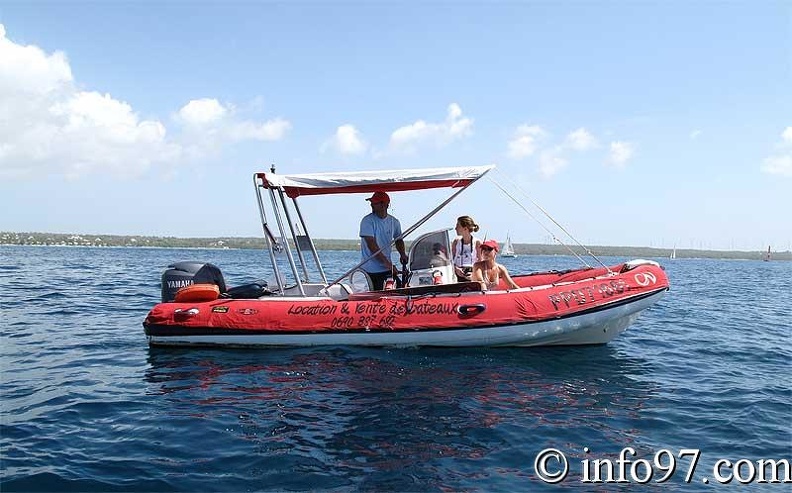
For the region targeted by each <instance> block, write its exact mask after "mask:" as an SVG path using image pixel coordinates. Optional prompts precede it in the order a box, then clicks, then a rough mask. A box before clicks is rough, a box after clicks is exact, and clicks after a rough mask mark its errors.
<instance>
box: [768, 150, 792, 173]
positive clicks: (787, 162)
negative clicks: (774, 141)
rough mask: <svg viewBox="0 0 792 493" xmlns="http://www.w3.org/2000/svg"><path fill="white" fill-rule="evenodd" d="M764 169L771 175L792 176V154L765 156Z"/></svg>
mask: <svg viewBox="0 0 792 493" xmlns="http://www.w3.org/2000/svg"><path fill="white" fill-rule="evenodd" d="M762 171H764V172H765V173H769V174H771V175H781V176H791V177H792V155H786V156H770V157H767V158H765V160H764V164H763V165H762Z"/></svg>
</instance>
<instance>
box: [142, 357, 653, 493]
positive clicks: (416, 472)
mask: <svg viewBox="0 0 792 493" xmlns="http://www.w3.org/2000/svg"><path fill="white" fill-rule="evenodd" d="M148 363H149V365H150V366H149V368H148V369H147V371H146V372H145V380H146V382H147V385H148V393H149V394H150V395H151V394H153V395H160V396H161V397H162V400H161V402H160V412H161V414H162V415H163V417H164V418H167V416H172V417H173V416H184V415H189V416H191V417H193V418H196V419H199V420H201V421H202V423H201V425H200V426H209V427H213V426H215V427H216V426H224V427H226V428H227V429H233V432H234V433H235V434H236V436H237V437H238V438H240V439H241V441H240V442H239V443H237V444H236V448H232V449H230V450H229V451H228V453H230V454H232V455H234V454H246V455H251V454H257V455H258V459H259V461H258V462H257V463H256V464H255V467H253V470H254V471H255V473H256V474H260V475H263V476H267V475H269V474H271V473H272V471H276V470H281V469H282V468H283V467H284V464H285V463H288V464H289V467H292V468H293V469H294V471H295V472H296V473H300V474H303V475H306V476H304V478H303V479H304V480H305V481H308V482H309V484H310V482H311V481H312V479H311V478H312V477H313V476H312V475H315V477H314V480H316V481H319V479H320V478H321V481H322V484H325V483H326V481H327V477H328V476H329V477H332V478H334V479H333V481H335V482H336V483H334V484H333V485H328V486H329V487H345V486H349V485H351V484H354V485H356V486H357V487H360V488H362V489H382V488H385V489H398V490H416V489H427V488H429V489H445V488H448V489H454V490H456V489H460V488H464V487H466V485H472V484H474V483H473V482H474V481H480V480H481V476H482V475H484V476H488V477H490V479H492V478H493V477H504V478H505V477H511V478H512V479H514V478H518V479H519V480H521V481H530V480H531V479H530V478H529V476H528V475H529V473H530V471H531V468H532V464H533V455H535V453H536V452H538V451H539V450H541V449H542V448H544V447H547V446H556V447H563V448H564V449H566V450H570V451H573V453H574V451H580V453H581V454H582V450H583V447H584V446H587V447H590V448H592V449H597V448H599V450H602V451H607V452H613V451H614V450H620V449H621V448H622V447H624V446H626V445H629V444H631V443H633V442H635V441H637V440H640V432H639V431H637V430H638V429H637V427H636V426H635V423H636V422H637V420H640V419H641V411H642V408H643V406H644V403H645V402H646V401H647V400H648V399H650V398H651V396H652V395H653V394H654V393H655V392H656V391H657V389H656V388H655V386H654V385H653V384H652V383H651V381H650V379H648V378H642V375H644V376H645V373H646V371H647V368H646V365H647V363H646V362H645V361H643V360H641V359H638V358H631V357H628V356H626V355H624V354H621V353H619V351H618V350H615V349H612V348H610V347H607V346H605V347H588V348H558V349H552V348H550V349H540V350H521V349H498V350H490V349H470V350H445V349H436V350H432V349H422V350H386V349H365V348H333V349H321V350H317V349H291V350H273V351H232V350H172V349H157V348H152V349H150V350H149V358H148ZM526 437H531V438H532V439H531V441H530V443H526ZM449 460H452V462H449ZM451 464H453V470H452V469H449V466H450V465H451ZM290 484H291V483H290Z"/></svg>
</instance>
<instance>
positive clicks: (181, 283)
mask: <svg viewBox="0 0 792 493" xmlns="http://www.w3.org/2000/svg"><path fill="white" fill-rule="evenodd" d="M192 283H193V280H192V279H181V280H175V279H174V280H170V281H168V289H175V288H186V287H187V286H190V285H192Z"/></svg>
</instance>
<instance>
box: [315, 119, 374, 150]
mask: <svg viewBox="0 0 792 493" xmlns="http://www.w3.org/2000/svg"><path fill="white" fill-rule="evenodd" d="M328 149H334V150H336V151H337V152H340V153H341V154H355V155H360V154H363V153H365V152H366V150H367V149H368V144H367V143H366V141H365V140H363V138H362V137H361V136H360V132H359V131H358V130H357V129H356V128H355V126H354V125H351V124H346V125H341V126H340V127H338V128H337V129H336V133H335V135H333V137H331V138H330V139H328V140H327V141H326V142H325V143H324V144H323V145H322V148H321V151H322V152H325V151H326V150H328Z"/></svg>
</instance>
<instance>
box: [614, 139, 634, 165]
mask: <svg viewBox="0 0 792 493" xmlns="http://www.w3.org/2000/svg"><path fill="white" fill-rule="evenodd" d="M634 154H635V146H634V145H633V144H631V143H629V142H621V141H617V142H611V144H610V154H609V155H608V159H607V162H608V163H609V164H612V165H614V166H616V167H619V168H621V167H623V166H624V165H625V164H627V161H629V160H630V159H631V158H632V157H633V155H634Z"/></svg>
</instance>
